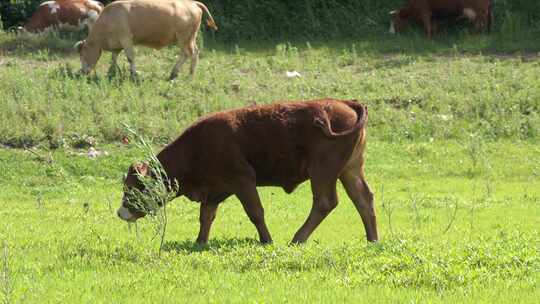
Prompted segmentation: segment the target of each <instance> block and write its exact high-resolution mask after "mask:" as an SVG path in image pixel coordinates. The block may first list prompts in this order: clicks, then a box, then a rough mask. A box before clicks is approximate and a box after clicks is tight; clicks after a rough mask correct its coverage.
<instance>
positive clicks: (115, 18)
mask: <svg viewBox="0 0 540 304" xmlns="http://www.w3.org/2000/svg"><path fill="white" fill-rule="evenodd" d="M203 12H205V13H206V15H207V19H206V22H207V24H208V26H209V27H210V28H212V29H213V30H217V26H216V23H215V22H214V19H213V18H212V15H211V14H210V12H209V11H208V8H207V7H206V6H205V5H204V4H202V3H200V2H197V1H190V0H182V1H180V0H121V1H116V2H113V3H111V4H109V5H107V6H106V7H105V9H104V10H103V13H102V14H101V15H100V16H99V18H98V20H97V21H96V24H95V26H94V27H93V28H92V30H91V31H90V33H89V34H88V38H86V40H84V41H80V42H78V43H77V45H76V46H77V48H78V50H79V53H80V58H81V64H82V72H83V73H88V72H90V71H91V70H92V69H93V68H94V66H95V65H96V63H97V61H98V60H99V57H100V56H101V52H102V51H103V50H106V51H111V52H112V64H111V67H113V68H114V67H116V59H117V57H118V54H119V53H120V51H122V50H124V52H125V54H126V57H127V58H128V61H129V64H130V70H131V76H132V77H135V76H136V74H137V71H136V68H135V50H134V48H133V47H134V46H135V45H144V46H147V47H151V48H154V49H161V48H163V47H165V46H167V45H170V44H172V43H176V44H177V45H178V46H179V47H180V48H181V49H182V53H181V54H180V56H179V59H178V61H177V62H176V64H175V66H174V67H173V69H172V71H171V74H170V77H169V79H174V78H176V76H177V75H178V71H179V70H180V67H181V66H182V64H183V63H184V62H185V61H186V59H187V58H188V57H190V58H191V70H190V72H191V75H192V76H193V75H194V74H195V69H196V67H197V62H198V60H199V57H198V56H199V50H198V49H197V43H196V39H197V33H198V31H199V27H200V25H201V20H202V16H203Z"/></svg>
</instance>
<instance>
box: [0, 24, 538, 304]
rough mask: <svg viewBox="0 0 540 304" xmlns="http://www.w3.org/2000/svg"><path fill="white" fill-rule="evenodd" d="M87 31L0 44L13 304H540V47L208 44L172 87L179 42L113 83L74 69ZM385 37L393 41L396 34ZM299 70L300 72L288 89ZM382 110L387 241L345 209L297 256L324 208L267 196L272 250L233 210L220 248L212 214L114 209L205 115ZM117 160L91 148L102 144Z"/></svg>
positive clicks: (481, 39)
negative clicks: (244, 110) (272, 109)
mask: <svg viewBox="0 0 540 304" xmlns="http://www.w3.org/2000/svg"><path fill="white" fill-rule="evenodd" d="M76 38H77V37H70V36H69V35H68V36H54V35H53V36H46V37H38V38H29V37H16V36H15V35H13V34H7V33H2V34H0V121H1V123H0V144H1V145H2V148H0V172H1V176H0V216H1V222H2V224H1V225H0V242H1V243H0V246H1V249H2V250H1V252H0V260H1V263H0V292H1V294H2V296H1V297H2V299H3V301H4V302H5V303H58V302H74V303H79V302H85V303H88V302H92V303H110V302H114V303H148V302H151V303H157V302H159V303H161V302H163V303H178V302H216V303H222V302H256V303H260V302H263V303H266V302H299V301H314V302H330V301H332V302H374V303H379V302H381V303H386V302H399V303H403V302H410V303H417V302H418V303H447V302H458V303H462V302H466V303H493V302H499V303H507V302H514V303H536V302H537V301H538V298H540V290H539V286H538V282H539V279H540V230H539V228H538V227H540V177H539V174H540V162H539V161H538V160H539V159H540V145H539V144H538V143H539V138H540V113H539V109H540V80H539V75H540V60H539V59H538V56H539V54H538V52H539V51H540V47H539V44H540V42H538V41H535V40H528V39H522V40H519V41H518V42H511V41H507V40H503V39H501V36H500V35H492V36H486V35H477V34H469V33H468V32H459V33H455V34H451V35H447V36H445V35H443V36H442V37H438V38H436V39H434V40H432V41H427V40H425V39H424V38H423V36H422V35H421V33H420V34H419V33H414V32H413V33H409V34H408V35H403V36H397V37H390V36H382V38H381V37H376V36H373V37H371V36H367V37H363V38H359V39H356V40H345V41H335V42H331V43H328V42H325V43H323V42H318V41H312V42H308V41H292V42H286V41H285V42H276V43H271V42H266V43H264V44H257V43H255V42H244V43H238V44H236V45H235V44H224V43H219V42H216V41H213V40H212V39H201V41H200V45H201V49H202V54H201V60H200V63H199V68H198V75H197V76H196V78H195V79H194V80H190V79H189V77H188V76H187V75H186V73H187V70H186V67H185V66H184V70H183V72H184V73H183V74H182V77H180V78H179V80H177V81H174V82H168V81H166V77H167V76H168V74H169V71H170V69H171V68H172V65H173V62H174V59H175V55H176V52H177V50H176V48H172V47H171V48H166V49H163V50H161V51H151V50H147V49H143V48H138V49H137V60H138V68H139V71H140V72H141V78H140V80H139V81H138V82H133V81H131V80H130V78H129V71H128V68H127V62H126V61H125V58H124V57H123V55H122V56H121V66H122V70H121V71H120V72H119V73H117V74H115V75H110V74H108V67H109V61H110V54H105V55H104V56H103V57H102V58H101V60H100V61H99V63H98V69H97V73H96V74H94V75H91V76H88V77H82V76H80V75H78V74H77V70H78V68H79V67H80V64H79V62H78V57H77V55H76V53H75V51H74V50H73V49H72V45H73V44H74V42H75V41H76ZM383 38H384V39H383ZM286 71H297V72H298V73H300V74H301V77H299V78H287V77H286ZM327 96H328V97H337V98H355V99H358V100H359V101H360V102H363V103H365V104H366V105H368V108H369V122H368V136H369V139H368V149H367V165H366V175H367V179H368V181H369V182H370V185H371V187H372V188H373V190H374V192H375V200H376V207H377V215H378V224H379V232H380V235H381V241H380V242H378V243H376V244H368V243H366V242H365V235H364V230H363V227H362V224H361V221H360V217H359V216H358V214H357V213H356V210H355V209H354V207H353V205H352V203H351V202H350V201H349V200H348V198H347V196H346V195H345V193H344V190H343V188H342V187H341V185H340V186H339V197H340V204H339V205H338V207H337V208H336V209H335V210H334V211H333V212H332V214H331V215H330V216H329V217H328V218H327V219H326V220H325V221H324V222H323V223H322V224H321V226H320V227H319V228H318V229H317V230H316V231H315V233H314V234H313V236H312V237H311V239H310V240H309V241H308V243H307V244H305V245H303V246H289V245H288V242H289V241H290V239H291V238H292V236H293V234H294V232H295V231H296V229H297V228H298V227H299V226H300V225H301V224H302V223H303V221H304V220H305V218H306V216H307V214H308V212H309V208H310V206H311V194H310V191H309V184H308V183H305V184H303V185H301V186H300V187H299V188H298V189H297V190H296V191H295V192H294V193H293V194H292V195H286V194H285V193H284V192H283V191H282V190H281V189H279V188H260V193H261V198H262V201H263V204H264V207H265V210H266V219H267V223H268V226H269V229H270V231H271V233H272V236H273V238H274V241H275V243H274V244H272V245H269V246H261V245H259V244H258V243H257V241H256V240H257V235H256V231H255V228H254V227H253V225H252V224H251V223H250V222H249V220H248V219H247V216H246V215H245V214H244V212H243V210H242V208H241V206H240V204H239V202H238V201H237V200H236V198H230V199H228V200H227V201H225V202H224V203H223V204H222V206H220V209H219V211H218V215H217V218H216V221H215V224H214V226H213V229H212V233H211V240H210V243H209V245H208V246H205V247H199V246H197V245H195V243H194V239H195V237H196V233H197V229H198V205H197V204H196V203H192V202H189V201H188V200H187V199H185V198H180V199H177V200H175V201H173V202H171V203H170V205H169V206H168V207H167V213H168V225H167V231H166V237H165V243H164V246H163V250H162V251H161V254H160V252H159V243H160V240H159V236H156V232H155V223H154V222H153V221H152V220H151V219H144V220H142V221H141V222H140V223H139V224H138V226H137V228H135V227H133V226H132V227H131V228H129V227H128V226H127V225H126V224H125V223H123V222H121V221H120V220H119V219H118V218H117V216H116V212H115V211H116V208H117V207H118V206H119V203H120V198H121V191H122V183H121V181H122V177H123V174H124V173H125V172H126V169H127V167H128V166H129V164H131V163H133V162H135V161H138V160H140V159H141V158H143V157H144V155H143V152H142V151H140V150H139V149H137V148H136V147H134V146H133V145H126V144H123V143H122V138H123V137H124V136H125V135H126V130H125V128H124V126H123V123H126V124H128V125H130V126H132V127H134V128H135V129H136V130H137V131H138V132H139V133H141V134H142V135H144V136H145V137H146V138H148V139H149V140H151V142H152V143H153V144H154V145H155V149H156V151H158V150H159V149H160V147H161V146H162V145H163V144H165V143H167V142H169V141H170V140H172V139H174V138H175V137H176V136H178V135H179V134H180V132H181V131H182V130H183V129H184V128H185V127H186V126H188V125H189V124H190V123H191V122H193V121H194V120H196V119H197V118H199V117H201V116H203V115H205V114H207V113H210V112H213V111H218V110H223V109H228V108H234V107H241V106H246V105H250V104H260V103H270V102H274V101H277V100H301V99H313V98H321V97H327ZM90 146H92V147H94V148H95V149H97V150H98V151H102V152H103V151H106V152H107V154H106V155H105V154H104V155H101V156H98V157H96V158H89V157H88V155H87V152H88V149H89V147H90Z"/></svg>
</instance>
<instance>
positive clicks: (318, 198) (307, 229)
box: [292, 172, 338, 244]
mask: <svg viewBox="0 0 540 304" xmlns="http://www.w3.org/2000/svg"><path fill="white" fill-rule="evenodd" d="M324 175H325V173H324V172H320V173H316V174H314V176H312V177H311V192H312V193H313V205H312V206H311V211H310V212H309V215H308V218H307V219H306V221H305V222H304V224H303V225H302V227H300V229H298V231H297V232H296V234H295V235H294V237H293V239H292V243H293V244H300V243H303V242H305V241H306V240H307V239H308V238H309V236H310V235H311V233H313V231H314V230H315V228H317V226H319V224H320V223H321V222H322V221H323V220H324V219H325V218H326V216H327V215H328V214H330V212H331V211H332V210H334V208H336V206H337V204H338V198H337V193H336V182H337V178H328V177H325V176H324Z"/></svg>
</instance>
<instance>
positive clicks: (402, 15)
mask: <svg viewBox="0 0 540 304" xmlns="http://www.w3.org/2000/svg"><path fill="white" fill-rule="evenodd" d="M390 15H391V16H392V22H391V23H390V33H392V34H395V33H399V32H401V31H403V29H404V28H405V27H406V26H407V24H408V23H409V20H408V19H409V16H408V14H407V12H406V11H405V10H395V11H391V12H390Z"/></svg>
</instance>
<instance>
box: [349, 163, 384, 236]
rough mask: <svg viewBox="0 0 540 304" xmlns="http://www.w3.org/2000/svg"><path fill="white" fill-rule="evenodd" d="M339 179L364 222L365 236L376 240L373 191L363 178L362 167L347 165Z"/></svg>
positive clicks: (359, 165)
mask: <svg viewBox="0 0 540 304" xmlns="http://www.w3.org/2000/svg"><path fill="white" fill-rule="evenodd" d="M340 180H341V182H342V183H343V186H344V187H345V190H346V191H347V195H348V196H349V198H350V199H351V200H352V201H353V203H354V206H355V207H356V210H357V211H358V213H360V217H361V218H362V222H363V224H364V229H365V230H366V238H367V240H368V241H370V242H375V241H377V240H378V238H379V236H378V233H377V219H376V217H375V208H374V204H373V193H372V192H371V189H369V185H368V183H367V182H366V180H365V178H364V173H363V167H362V166H361V164H356V165H352V166H349V167H347V168H346V169H345V170H344V172H343V173H342V174H341V176H340Z"/></svg>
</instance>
